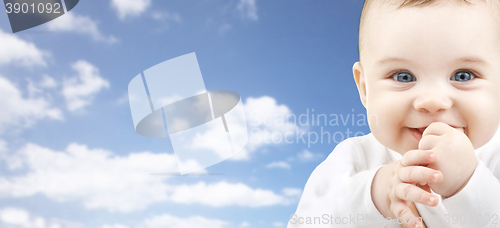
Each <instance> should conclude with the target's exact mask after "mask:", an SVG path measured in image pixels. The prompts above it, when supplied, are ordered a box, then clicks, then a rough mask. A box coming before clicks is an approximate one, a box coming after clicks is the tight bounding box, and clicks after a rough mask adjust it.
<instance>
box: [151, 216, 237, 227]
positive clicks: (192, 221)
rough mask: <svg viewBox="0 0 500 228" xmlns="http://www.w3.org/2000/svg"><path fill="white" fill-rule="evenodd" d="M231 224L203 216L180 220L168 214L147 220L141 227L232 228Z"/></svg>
mask: <svg viewBox="0 0 500 228" xmlns="http://www.w3.org/2000/svg"><path fill="white" fill-rule="evenodd" d="M229 225H230V223H229V222H226V221H222V220H218V219H208V218H204V217H201V216H191V217H187V218H180V217H176V216H172V215H168V214H164V215H159V216H155V217H152V218H149V219H146V220H145V221H144V222H143V225H142V226H141V227H144V228H191V227H209V228H224V227H230V226H229Z"/></svg>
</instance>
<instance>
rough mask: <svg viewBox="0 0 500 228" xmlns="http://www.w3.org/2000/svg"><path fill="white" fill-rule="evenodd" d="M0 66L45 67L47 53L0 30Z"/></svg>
mask: <svg viewBox="0 0 500 228" xmlns="http://www.w3.org/2000/svg"><path fill="white" fill-rule="evenodd" d="M0 50H2V51H0V65H6V64H12V63H13V64H15V65H22V66H47V62H46V58H47V57H49V53H48V52H47V51H44V50H40V49H38V48H37V47H36V46H35V44H33V43H31V42H28V41H25V40H22V39H19V38H18V37H17V36H15V35H13V34H9V33H5V32H4V31H2V30H0Z"/></svg>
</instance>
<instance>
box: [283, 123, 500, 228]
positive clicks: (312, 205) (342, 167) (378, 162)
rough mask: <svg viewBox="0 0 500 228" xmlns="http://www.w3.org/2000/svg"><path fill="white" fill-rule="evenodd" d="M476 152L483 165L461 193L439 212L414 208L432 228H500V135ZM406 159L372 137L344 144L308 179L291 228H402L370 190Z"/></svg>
mask: <svg viewBox="0 0 500 228" xmlns="http://www.w3.org/2000/svg"><path fill="white" fill-rule="evenodd" d="M475 152H476V157H477V159H478V165H477V167H476V170H475V171H474V174H473V175H472V177H471V179H470V180H469V182H468V184H467V185H466V186H465V187H464V188H463V189H462V190H461V191H460V192H459V193H457V194H456V195H454V196H452V197H449V198H446V199H443V198H442V197H438V198H439V199H440V202H439V204H438V205H437V206H436V207H429V206H426V205H422V204H418V203H416V204H415V205H416V207H417V209H418V211H419V213H420V216H421V217H422V218H423V219H424V222H425V224H426V225H427V227H429V228H441V227H443V228H446V227H471V228H479V227H500V182H499V179H500V129H499V131H497V133H496V134H495V136H494V137H493V138H492V139H491V140H490V141H489V142H488V143H486V144H485V145H484V146H482V147H481V148H478V149H476V150H475ZM401 158H402V155H401V154H399V153H397V152H395V151H393V150H390V149H388V148H386V147H385V146H383V145H382V144H381V143H380V142H378V141H377V140H376V139H375V137H374V136H373V135H372V134H371V133H370V134H368V135H365V136H361V137H355V138H349V139H347V140H345V141H343V142H341V143H340V144H338V145H337V146H336V147H335V149H334V150H333V152H332V153H330V155H329V156H328V158H326V160H325V161H323V162H322V163H321V164H320V165H318V167H316V169H315V170H314V171H313V173H312V174H311V176H310V177H309V180H308V181H307V184H306V186H305V188H304V192H303V194H302V197H301V199H300V202H299V205H298V208H297V211H296V213H295V214H292V215H291V216H290V220H289V223H288V228H299V227H300V228H302V227H370V228H372V227H373V228H377V227H398V228H400V227H401V225H400V224H398V223H397V220H395V219H394V220H391V219H385V218H384V217H383V216H382V214H380V212H379V211H378V210H377V208H376V207H375V205H374V204H373V201H372V198H371V184H372V180H373V178H374V176H375V173H376V172H377V171H378V169H379V168H381V167H382V166H384V165H387V164H389V163H391V162H394V161H396V160H399V159H401Z"/></svg>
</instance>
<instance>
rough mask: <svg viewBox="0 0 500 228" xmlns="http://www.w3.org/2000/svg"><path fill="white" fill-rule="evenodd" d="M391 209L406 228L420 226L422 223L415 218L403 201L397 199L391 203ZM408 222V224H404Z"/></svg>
mask: <svg viewBox="0 0 500 228" xmlns="http://www.w3.org/2000/svg"><path fill="white" fill-rule="evenodd" d="M391 211H392V213H393V214H394V216H396V219H398V220H399V222H401V223H404V224H405V225H406V226H407V227H408V228H418V227H422V223H421V222H420V221H419V220H418V219H416V217H415V215H413V212H411V209H410V207H408V205H407V204H406V203H404V202H403V201H398V202H395V203H392V204H391ZM406 222H408V224H406Z"/></svg>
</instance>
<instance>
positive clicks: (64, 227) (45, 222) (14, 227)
mask: <svg viewBox="0 0 500 228" xmlns="http://www.w3.org/2000/svg"><path fill="white" fill-rule="evenodd" d="M0 227H5V228H56V227H57V228H82V227H84V226H83V224H81V223H76V222H70V221H64V220H60V219H46V218H43V217H40V216H35V215H31V214H30V213H29V212H28V211H26V210H23V209H19V208H12V207H6V208H3V209H0Z"/></svg>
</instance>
